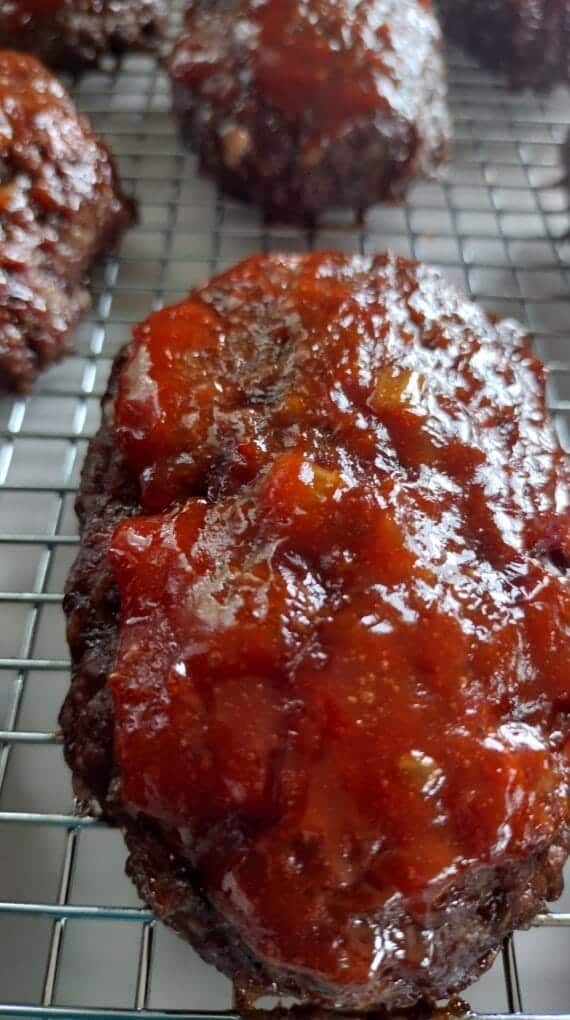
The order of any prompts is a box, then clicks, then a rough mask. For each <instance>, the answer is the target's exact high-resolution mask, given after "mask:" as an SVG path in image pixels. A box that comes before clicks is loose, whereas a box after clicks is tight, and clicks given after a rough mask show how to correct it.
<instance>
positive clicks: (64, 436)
mask: <svg viewBox="0 0 570 1020" xmlns="http://www.w3.org/2000/svg"><path fill="white" fill-rule="evenodd" d="M181 15H182V2H181V0H173V3H172V17H171V24H170V37H172V36H173V35H174V34H175V33H176V30H177V26H178V25H179V23H180V19H181ZM449 67H450V103H451V108H452V112H453V115H454V120H455V139H456V140H455V151H454V156H453V161H452V164H451V167H450V170H449V175H448V177H447V178H446V179H445V180H441V181H436V182H426V181H422V182H419V183H417V184H416V185H415V186H414V187H413V188H412V189H411V191H410V193H409V196H408V199H407V201H406V203H405V204H404V205H402V206H399V207H395V206H378V207H376V208H375V209H373V210H371V212H370V214H369V215H368V217H367V221H366V224H365V226H363V227H362V228H358V229H357V228H355V227H354V226H353V225H352V224H351V222H350V218H347V217H346V216H344V215H331V216H329V217H327V218H326V219H325V220H324V221H323V223H322V224H321V225H320V227H319V229H318V231H315V232H313V233H307V232H304V231H301V230H297V229H292V228H289V227H285V226H282V225H275V224H274V225H267V224H265V223H264V222H263V221H262V218H261V217H260V215H259V213H258V211H257V210H255V209H250V208H247V207H245V206H243V205H240V204H238V203H234V202H232V201H230V200H228V199H226V198H224V197H223V196H221V195H220V194H218V192H217V190H216V188H215V186H214V185H213V184H212V183H211V182H210V181H208V180H204V179H203V178H201V177H199V176H198V174H197V165H196V159H195V157H194V156H193V155H192V154H191V153H189V152H188V151H187V150H186V149H185V148H184V147H183V146H182V144H181V143H180V142H179V140H178V138H177V134H176V130H175V126H174V124H173V122H172V120H171V118H170V115H169V105H170V101H169V93H168V84H167V80H166V76H165V74H164V72H163V71H162V69H161V68H160V65H159V64H158V63H157V62H156V60H154V59H153V58H150V57H139V56H128V57H126V58H125V59H124V60H122V62H120V63H119V64H118V65H117V66H113V67H109V69H107V70H103V71H100V72H96V73H89V74H86V75H85V76H84V77H83V78H81V79H80V80H79V81H76V82H70V83H69V85H70V89H71V92H72V94H73V96H74V98H75V100H76V102H77V104H78V106H79V107H80V108H81V109H82V110H83V111H84V112H86V113H88V114H89V116H90V117H91V118H92V120H93V122H94V124H95V126H96V128H97V129H98V130H100V131H101V133H102V134H104V135H105V136H106V138H107V140H108V141H109V143H110V145H111V148H112V149H113V151H114V152H115V154H116V156H117V158H118V161H119V164H120V168H121V171H122V175H123V179H124V182H125V185H126V187H127V188H128V189H129V190H131V191H132V192H133V193H134V194H135V196H136V198H137V199H138V201H139V203H140V223H139V225H138V226H137V227H136V228H135V229H133V230H132V231H131V232H130V234H129V235H128V236H127V238H126V239H125V242H124V244H123V246H122V250H121V252H120V254H119V255H118V256H117V257H116V258H111V259H108V260H106V262H104V264H103V265H102V266H101V267H100V268H99V269H98V270H97V272H96V273H95V275H94V279H93V305H92V309H91V313H90V316H89V317H88V318H87V319H86V320H85V321H84V322H83V323H82V324H81V326H80V327H79V329H78V330H77V335H76V344H75V349H74V352H73V354H72V355H71V356H70V357H68V358H67V359H66V360H64V361H63V362H62V363H61V364H60V365H57V366H55V367H53V368H52V369H51V370H50V371H48V372H47V373H46V374H45V375H44V376H43V377H42V378H41V379H40V380H39V381H38V383H37V384H36V387H35V389H34V391H33V393H32V394H31V395H30V396H29V397H25V398H23V397H17V398H15V399H4V400H2V401H0V606H1V609H0V613H1V625H0V861H1V865H0V946H1V950H0V1016H1V1017H14V1016H20V1017H26V1018H47V1017H62V1018H69V1020H71V1018H72V1017H88V1018H96V1017H102V1018H106V1020H112V1018H118V1017H131V1016H132V1017H134V1016H138V1017H144V1018H145V1020H160V1018H165V1017H166V1016H167V1015H171V1014H172V1013H176V1014H182V1015H183V1016H185V1017H191V1018H194V1020H200V1018H202V1017H206V1016H209V1017H215V1018H216V1017H222V1016H223V1017H227V1016H229V1015H231V1008H232V998H231V987H230V983H229V982H228V981H227V980H226V979H225V978H223V977H222V976H220V975H218V974H217V973H216V972H215V971H214V970H213V969H212V968H209V967H207V966H206V965H205V964H203V963H202V962H201V961H200V960H199V959H198V958H197V957H196V956H195V954H193V952H192V951H191V950H190V949H189V947H187V946H186V945H184V944H183V943H182V942H180V941H179V940H177V939H176V937H175V936H174V935H173V934H172V933H170V932H168V931H167V930H166V929H165V928H163V927H162V926H161V925H159V924H158V923H157V922H155V921H154V920H153V918H152V916H151V915H150V913H149V912H148V911H147V910H146V908H145V907H144V906H143V905H142V904H141V903H140V901H139V900H138V899H137V896H136V893H135V891H134V889H133V888H132V887H131V885H130V883H129V882H128V880H127V879H126V877H125V876H124V874H123V865H124V857H125V851H124V847H123V844H122V840H121V837H120V834H118V833H117V832H114V831H112V830H110V829H107V828H105V827H104V826H102V825H101V823H100V822H98V821H96V820H93V819H89V818H80V817H76V816H75V815H74V814H73V800H72V794H71V786H70V781H69V776H68V774H67V770H66V768H65V766H64V763H63V759H62V755H61V748H60V746H59V743H60V741H59V738H58V736H57V734H56V732H55V730H56V725H57V722H56V720H57V711H58V708H59V705H60V703H61V700H62V698H63V694H64V691H65V689H66V686H67V682H68V652H67V648H66V644H65V638H64V626H63V619H62V614H61V592H62V589H63V585H64V581H65V576H66V573H67V571H68V569H69V565H70V563H71V561H72V559H73V556H74V555H75V551H76V546H77V533H76V527H75V519H74V513H73V494H74V491H75V489H76V487H77V483H78V479H79V472H80V469H81V464H82V461H83V456H84V453H85V448H86V444H87V441H88V439H89V437H90V436H91V435H92V434H93V433H94V431H95V430H96V428H97V424H98V413H99V412H98V399H99V397H100V396H101V394H102V392H103V391H104V388H105V383H106V379H107V375H108V371H109V367H110V364H111V361H112V358H113V357H114V355H115V354H116V352H117V350H118V349H119V348H120V347H121V345H122V344H123V343H125V342H126V340H127V339H128V337H129V332H130V328H131V325H132V323H133V322H136V321H138V320H139V319H141V318H143V317H144V316H146V315H147V314H148V313H149V312H150V311H151V310H152V309H153V308H157V307H160V306H161V305H163V304H166V303H169V302H172V301H175V300H178V299H180V298H181V297H182V296H184V294H185V293H186V292H187V291H188V289H189V288H190V287H191V286H192V285H194V284H196V283H198V282H201V281H203V280H205V279H206V278H207V277H208V276H209V275H210V274H211V273H212V272H214V271H215V270H219V269H222V268H224V267H226V266H228V265H230V264H231V263H232V262H234V261H236V260H238V259H240V258H243V257H245V256H246V255H248V254H250V253H252V252H255V251H258V250H263V251H275V250H281V251H283V250H286V251H294V250H302V251H303V250H308V249H311V248H322V247H336V248H340V249H342V250H344V251H348V252H362V253H365V252H372V251H377V250H383V249H385V248H388V247H389V248H392V249H393V250H395V251H397V252H401V253H402V254H406V255H413V256H416V257H418V258H422V259H425V260H428V261H430V262H432V263H435V264H437V265H439V266H441V267H442V269H443V270H444V272H445V273H446V274H447V275H448V276H449V277H450V278H452V279H453V280H455V281H456V282H457V283H459V284H460V285H461V286H462V287H464V288H466V289H467V290H468V291H469V293H470V294H471V295H472V296H473V297H474V298H476V299H477V300H479V301H481V302H482V303H483V304H484V305H485V306H486V307H487V308H488V309H490V310H492V311H495V312H497V313H498V314H500V315H503V316H504V315H506V316H516V317H517V318H519V319H521V320H522V321H523V322H524V323H525V324H526V325H527V326H528V328H529V331H530V332H531V334H532V336H533V338H534V342H535V348H536V350H537V352H538V353H539V355H540V356H541V357H542V358H543V360H544V361H545V362H546V364H547V366H548V368H549V370H550V381H549V399H550V405H551V407H552V410H553V413H554V415H555V418H556V422H557V425H558V428H559V431H560V435H561V438H562V441H563V442H564V443H565V445H566V448H567V449H570V340H569V336H568V327H569V322H570V275H569V274H570V234H569V226H570V223H569V216H568V192H567V189H566V187H565V186H564V184H563V183H562V181H561V177H562V172H561V165H560V154H561V146H562V144H563V142H564V139H565V137H566V133H567V130H568V127H569V125H570V102H569V97H568V93H567V91H566V90H563V89H560V90H558V91H556V92H555V93H554V94H553V95H552V96H550V97H544V96H534V95H531V94H528V93H524V94H514V93H510V92H509V91H508V90H507V89H506V88H505V87H504V85H503V84H502V83H501V81H500V80H499V79H497V78H494V77H492V76H490V75H488V74H486V73H484V72H482V71H481V70H479V69H478V68H477V67H476V66H475V65H473V64H472V63H470V62H469V61H468V60H467V59H466V58H464V57H463V56H462V55H460V54H458V53H457V52H455V51H452V52H450V53H449ZM569 955H570V891H569V892H568V893H567V894H566V895H565V897H564V898H563V899H562V900H561V901H560V902H559V903H558V904H556V905H555V906H554V907H553V912H552V913H551V914H545V915H543V916H540V917H538V918H537V919H536V922H535V924H534V926H533V928H532V929H531V930H530V931H529V932H525V933H518V934H517V935H515V936H514V938H513V939H511V940H509V942H508V944H507V945H506V946H505V948H504V951H503V954H502V956H501V957H500V958H499V960H498V961H497V963H496V964H495V966H494V967H493V969H492V971H491V972H490V973H489V974H487V975H486V976H484V977H483V978H482V980H481V981H480V982H479V983H478V984H477V985H476V986H474V987H473V988H472V989H470V990H469V991H468V992H467V993H466V994H465V998H466V1000H467V1001H468V1002H470V1003H471V1005H472V1007H473V1008H474V1009H475V1010H477V1011H479V1014H480V1015H482V1016H489V1015H492V1014H493V1015H495V1016H497V1017H499V1018H506V1017H507V1016H509V1015H512V1014H513V1013H517V1014H519V1015H520V1016H524V1017H527V1018H529V1020H530V1018H533V1020H539V1018H544V1017H546V1016H547V1015H548V1016H553V1017H556V1018H557V1020H570V968H569V967H568V964H567V962H565V961H567V960H568V959H569Z"/></svg>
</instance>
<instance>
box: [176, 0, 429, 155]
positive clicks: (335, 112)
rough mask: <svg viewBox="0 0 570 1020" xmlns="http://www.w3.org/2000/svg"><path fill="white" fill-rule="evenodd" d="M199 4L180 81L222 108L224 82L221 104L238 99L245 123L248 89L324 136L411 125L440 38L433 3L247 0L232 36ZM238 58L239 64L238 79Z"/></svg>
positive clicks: (181, 57) (179, 61)
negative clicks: (371, 119) (425, 66)
mask: <svg viewBox="0 0 570 1020" xmlns="http://www.w3.org/2000/svg"><path fill="white" fill-rule="evenodd" d="M195 7H196V8H197V14H196V15H195V13H194V10H193V8H192V7H191V8H190V12H189V29H190V31H189V35H188V37H186V38H185V39H184V45H181V46H180V51H179V54H178V55H177V56H176V58H175V61H174V64H173V70H174V73H175V74H176V76H180V77H181V78H183V79H184V80H185V81H186V82H187V84H191V85H192V86H193V87H194V88H198V89H203V90H204V92H205V93H206V94H207V95H209V96H211V97H212V99H213V100H214V102H215V101H216V93H217V92H218V89H217V82H216V76H218V75H219V76H224V75H225V76H226V89H225V90H224V89H223V88H222V89H220V91H219V95H218V100H217V101H222V102H224V103H225V102H227V98H228V94H229V92H230V91H231V92H233V94H234V98H235V99H236V102H237V104H238V105H237V109H236V115H237V116H238V117H239V106H240V104H241V103H242V102H243V100H244V98H245V96H246V94H247V92H248V91H249V92H250V93H255V92H257V93H258V95H259V97H260V99H262V100H263V101H264V102H267V103H269V104H271V105H273V106H274V107H275V108H276V109H277V110H279V111H280V112H281V113H284V114H285V116H286V117H288V118H290V119H291V120H292V121H294V122H296V123H299V122H300V123H303V121H310V122H313V124H314V129H315V133H318V134H322V135H328V134H338V133H341V132H342V130H343V128H344V127H345V126H346V123H347V122H350V121H353V120H356V119H358V118H359V117H366V116H369V115H372V114H374V113H379V114H387V113H391V114H393V115H397V114H401V115H402V116H403V117H410V118H411V119H412V118H413V117H414V116H415V114H416V112H417V111H416V102H417V96H418V93H421V91H422V83H421V81H420V80H418V75H417V71H416V68H417V66H418V65H420V66H421V64H422V63H423V62H424V61H425V60H426V59H427V58H428V56H429V53H430V50H431V49H432V47H433V46H434V45H435V44H436V43H437V42H438V41H439V33H438V29H437V23H436V21H435V19H434V18H433V16H432V14H431V3H430V2H429V0H420V2H416V0H414V2H409V0H407V2H404V3H394V0H361V2H360V3H354V2H351V0H261V2H259V0H240V2H238V3H235V4H234V5H233V10H232V13H231V19H230V18H228V22H227V25H226V32H225V33H221V32H220V31H219V24H216V19H215V18H212V17H211V15H208V12H207V10H206V11H205V13H204V17H203V19H200V5H199V4H197V5H195ZM194 16H196V17H197V26H196V27H197V29H198V30H197V31H193V30H192V29H193V22H192V18H193V17H194ZM221 17H222V18H223V14H222V15H221ZM228 32H229V33H230V36H229V38H228ZM411 34H413V40H414V43H415V48H414V49H413V50H411V49H410V46H409V41H410V35H411ZM228 49H229V51H230V60H229V62H228ZM232 61H235V64H236V66H240V67H241V74H240V76H239V77H238V76H237V75H234V74H232V69H231V64H232Z"/></svg>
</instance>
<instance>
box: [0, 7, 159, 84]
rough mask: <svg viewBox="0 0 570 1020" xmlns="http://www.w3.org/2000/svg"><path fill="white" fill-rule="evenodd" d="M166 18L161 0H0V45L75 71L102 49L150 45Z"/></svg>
mask: <svg viewBox="0 0 570 1020" xmlns="http://www.w3.org/2000/svg"><path fill="white" fill-rule="evenodd" d="M165 23H166V3H165V0H7V2H6V3H2V4H0V46H4V47H10V48H14V49H18V50H26V51H27V52H29V53H33V54H35V56H36V57H39V59H40V60H43V61H44V63H46V64H48V65H49V66H50V67H56V68H63V69H65V70H70V71H78V70H81V69H82V68H85V67H92V66H96V65H97V64H99V62H100V60H101V57H103V56H105V55H107V54H108V55H112V56H114V55H119V54H121V53H124V52H125V51H126V50H154V49H155V48H156V47H157V45H158V44H159V42H160V39H161V36H162V32H163V29H164V27H165Z"/></svg>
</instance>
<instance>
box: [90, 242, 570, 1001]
mask: <svg viewBox="0 0 570 1020" xmlns="http://www.w3.org/2000/svg"><path fill="white" fill-rule="evenodd" d="M115 430H116V436H117V439H118V442H119V444H120V446H121V448H122V450H123V453H124V456H125V457H126V460H127V463H128V465H129V466H130V469H131V470H132V471H133V473H134V474H135V475H136V476H138V478H139V479H140V484H141V502H142V506H143V509H144V510H145V511H146V515H144V516H137V517H134V518H131V519H129V520H126V521H125V522H123V523H122V524H121V525H119V527H118V528H117V530H116V531H115V534H114V537H113V540H112V543H111V549H110V555H111V560H112V563H113V567H114V570H115V573H116V577H117V581H118V585H119V589H120V594H121V628H120V638H119V644H118V651H117V658H116V665H115V669H114V671H113V673H112V674H111V677H110V681H109V683H110V686H111V690H112V693H113V698H114V705H115V717H116V718H115V740H116V748H115V749H116V755H117V761H118V767H119V777H120V797H121V799H122V800H123V802H124V803H125V804H126V805H127V807H129V808H130V810H132V811H133V812H136V811H142V812H144V813H145V814H147V815H149V816H151V817H152V818H155V819H157V820H158V822H159V823H160V824H161V825H162V826H163V827H164V829H165V831H166V832H171V833H172V834H173V835H172V838H174V833H177V837H176V838H177V839H178V840H181V842H182V845H183V846H184V848H185V852H186V854H187V855H188V857H189V859H190V860H191V861H192V863H193V864H194V865H195V866H196V867H197V868H198V870H199V875H200V879H201V881H202V883H203V885H204V887H205V889H206V890H207V893H208V895H209V896H210V897H211V898H212V900H213V901H214V902H215V903H216V904H217V906H218V908H219V909H220V910H222V912H224V913H225V914H226V915H227V916H229V917H231V918H232V920H233V922H234V923H235V924H236V925H237V927H238V929H239V931H240V933H241V936H242V937H243V940H244V941H245V942H246V944H248V945H249V946H251V947H252V948H253V949H254V950H255V952H256V953H257V954H258V955H261V956H263V957H265V958H268V959H271V960H275V961H279V962H281V963H283V964H284V965H290V966H296V967H303V968H308V969H309V970H311V971H314V972H316V973H318V974H320V975H322V976H323V977H324V978H326V979H327V980H329V981H332V982H335V983H336V984H341V985H342V984H351V985H364V984H365V983H366V982H367V981H368V980H369V979H370V977H371V976H372V975H373V974H374V973H375V971H376V970H377V969H378V968H379V967H380V966H381V965H383V964H384V963H385V961H386V959H388V958H393V959H394V960H402V959H403V960H408V961H412V959H413V962H414V963H415V964H416V965H417V966H426V967H427V966H429V961H430V939H431V935H430V924H431V923H433V917H434V916H435V915H434V913H433V912H434V910H437V905H438V903H439V904H440V905H441V902H442V897H445V896H449V895H450V891H451V890H452V888H453V883H454V881H455V879H456V878H457V877H458V876H460V875H461V873H462V872H464V871H465V870H466V869H473V868H480V867H485V866H487V865H489V866H493V865H496V864H497V863H498V862H501V861H504V860H509V859H511V860H516V859H518V858H523V857H524V856H525V855H527V854H530V853H532V852H534V851H535V850H537V849H538V848H540V847H542V846H546V845H547V844H548V843H549V842H550V841H551V840H552V838H553V836H554V835H555V834H556V833H558V832H560V831H561V830H562V829H563V828H564V826H565V824H566V823H567V821H568V818H567V813H568V807H567V797H566V794H567V778H568V770H567V765H568V760H567V748H566V738H567V726H566V712H567V710H568V707H569V699H570V676H569V674H568V650H569V641H568V637H569V626H570V597H569V591H568V585H567V581H566V578H565V575H564V570H565V567H566V566H567V563H568V558H569V555H570V536H569V521H568V512H567V496H568V474H567V464H566V462H565V461H564V458H563V455H562V453H561V451H560V448H559V446H558V443H557V440H556V438H555V434H554V431H553V429H552V427H551V425H550V424H549V422H548V420H547V418H546V413H545V407H544V380H543V372H542V368H541V366H540V365H539V363H538V362H537V361H536V360H535V359H534V358H533V357H532V356H531V355H530V353H529V351H528V348H527V344H526V341H525V339H524V337H523V335H522V333H521V331H520V329H519V328H518V327H517V326H516V325H515V324H514V323H501V324H494V323H493V322H491V321H490V320H489V319H488V318H487V317H486V316H485V315H484V313H483V312H482V311H480V310H479V309H478V308H477V307H476V306H475V305H473V304H472V303H470V302H468V301H467V300H466V299H465V298H463V297H462V296H461V295H460V294H458V293H457V292H456V291H455V290H454V289H453V288H451V287H450V286H449V285H448V284H446V283H445V282H444V281H442V280H441V278H440V277H439V276H438V275H437V274H435V273H434V272H432V271H430V270H428V269H426V268H425V267H421V266H418V265H416V264H415V263H411V262H408V261H406V260H402V259H396V258H393V257H389V256H388V257H377V258H375V259H364V258H354V259H349V258H345V257H344V256H342V255H328V254H325V255H311V256H306V257H295V258H293V257H291V258H287V257H277V256H276V257H272V258H269V257H259V258H254V259H251V260H249V261H248V262H246V263H244V264H242V265H241V266H239V267H237V268H236V269H234V270H232V271H230V272H229V273H227V274H225V275H224V276H222V277H219V278H217V279H216V280H214V281H213V282H212V283H211V284H209V285H208V286H206V287H205V288H203V289H201V290H200V291H196V292H194V293H193V294H192V295H191V296H190V298H189V300H188V301H186V302H183V303H182V304H180V305H178V306H175V307H174V308H171V309H166V310H163V311H161V312H157V313H155V314H154V315H153V316H151V318H150V319H149V320H148V321H147V322H146V323H145V324H143V325H142V326H140V327H138V328H137V330H136V331H135V336H134V341H133V344H132V347H131V349H130V352H129V355H128V358H127V362H126V365H125V366H124V367H123V369H122V372H121V375H120V378H119V389H118V396H117V400H116V404H115ZM403 898H404V899H405V901H406V904H407V908H408V910H409V911H410V912H411V915H412V916H413V917H414V918H415V919H419V921H420V922H421V923H422V924H423V925H424V930H423V932H424V933H423V936H422V938H419V939H418V938H417V936H416V938H415V939H414V941H413V943H410V941H409V940H407V937H406V932H405V931H402V930H401V929H400V928H399V927H398V928H394V929H393V930H392V929H391V928H390V923H389V918H390V911H391V908H392V907H394V906H396V905H397V904H398V903H399V902H400V901H401V900H402V899H403Z"/></svg>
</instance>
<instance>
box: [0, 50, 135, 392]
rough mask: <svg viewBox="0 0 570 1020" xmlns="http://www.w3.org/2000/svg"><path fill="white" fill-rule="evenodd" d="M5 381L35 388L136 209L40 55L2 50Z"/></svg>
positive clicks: (0, 267)
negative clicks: (90, 278) (95, 269)
mask: <svg viewBox="0 0 570 1020" xmlns="http://www.w3.org/2000/svg"><path fill="white" fill-rule="evenodd" d="M0 142H1V149H0V227H1V236H0V390H21V391H25V390H27V389H29V387H30V385H31V383H32V382H33V380H34V378H35V377H36V375H37V374H38V372H40V371H41V370H42V369H43V368H45V366H46V365H48V364H49V363H50V362H52V361H55V360H56V359H57V358H59V357H60V355H61V354H62V353H63V352H64V351H65V349H66V346H67V341H68V338H69V334H70V332H71V330H72V329H73V327H74V326H75V324H76V323H77V321H78V319H79V318H80V316H81V314H82V312H83V311H84V310H85V308H86V307H87V306H88V304H89V297H88V293H87V291H86V289H85V287H84V281H83V275H84V273H85V271H86V270H87V269H88V268H89V266H90V265H91V263H92V262H93V260H94V259H95V258H97V256H98V255H101V254H103V253H104V252H106V251H108V250H109V249H111V248H112V247H113V246H114V245H115V243H116V242H117V240H118V239H119V238H120V236H121V234H122V232H123V231H124V230H125V228H126V227H127V226H128V225H129V224H130V223H131V222H132V220H133V218H134V207H133V205H132V204H131V203H130V202H129V201H128V200H127V199H126V198H125V197H124V195H123V194H122V192H121V189H120V186H119V182H118V179H117V174H116V172H115V168H114V166H113V161H112V159H111V156H110V155H109V152H108V151H107V148H106V147H105V145H104V144H103V142H101V141H100V139H98V138H97V136H96V135H95V134H94V133H93V131H92V130H91V127H90V125H89V123H88V122H87V120H86V119H85V118H84V117H81V116H80V115H79V114H78V113H77V111H76V109H75V107H74V106H73V103H72V102H71V100H70V99H69V97H68V95H67V94H66V92H65V91H64V89H63V88H62V87H61V85H59V84H58V82H57V81H56V80H55V78H53V77H52V75H51V74H49V72H48V71H46V70H45V68H43V67H42V66H41V64H39V63H38V62H37V61H36V60H35V59H34V58H33V57H28V56H24V55H23V54H21V53H10V52H0Z"/></svg>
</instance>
